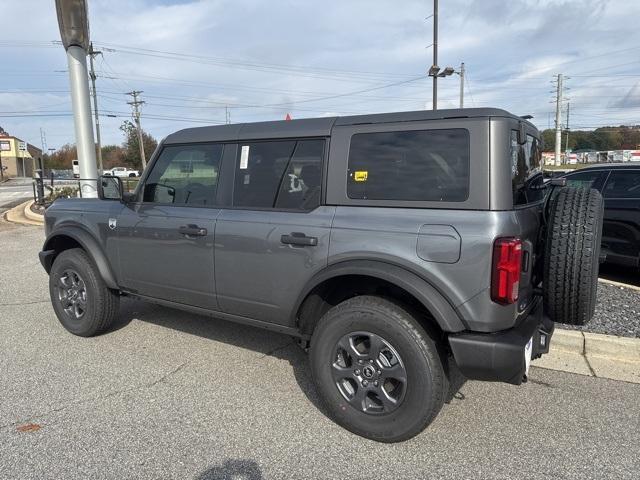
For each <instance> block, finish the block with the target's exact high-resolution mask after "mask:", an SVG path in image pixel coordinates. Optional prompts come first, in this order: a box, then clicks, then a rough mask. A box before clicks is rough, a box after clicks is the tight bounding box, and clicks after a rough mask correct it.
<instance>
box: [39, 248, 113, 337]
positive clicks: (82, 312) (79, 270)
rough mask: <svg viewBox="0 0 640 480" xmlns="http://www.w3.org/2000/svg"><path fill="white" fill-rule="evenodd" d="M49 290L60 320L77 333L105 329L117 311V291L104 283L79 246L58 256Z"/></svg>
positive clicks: (92, 333)
mask: <svg viewBox="0 0 640 480" xmlns="http://www.w3.org/2000/svg"><path fill="white" fill-rule="evenodd" d="M49 293H50V295H51V303H52V304H53V310H54V311H55V313H56V316H57V317H58V320H60V323H62V325H63V326H64V328H66V329H67V330H68V331H69V332H71V333H73V334H74V335H79V336H81V337H91V336H93V335H97V334H99V333H102V332H104V331H105V330H106V329H107V328H109V326H110V325H111V324H112V323H113V321H114V320H115V319H116V317H117V315H118V308H119V305H120V297H119V295H118V292H115V291H113V290H110V289H109V288H108V287H107V286H106V285H105V283H104V281H103V280H102V277H101V276H100V273H99V272H98V269H97V268H96V266H95V265H94V263H93V261H92V260H91V259H90V258H89V257H88V255H87V254H86V252H85V251H84V250H82V249H80V248H73V249H70V250H65V251H64V252H62V253H61V254H60V255H58V256H57V257H56V259H55V261H54V262H53V266H52V267H51V271H50V272H49Z"/></svg>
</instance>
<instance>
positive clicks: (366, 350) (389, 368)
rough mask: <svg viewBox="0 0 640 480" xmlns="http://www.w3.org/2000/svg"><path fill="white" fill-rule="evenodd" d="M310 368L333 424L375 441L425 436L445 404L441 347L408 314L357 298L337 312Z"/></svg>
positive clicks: (324, 321) (314, 342)
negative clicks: (423, 431) (420, 434)
mask: <svg viewBox="0 0 640 480" xmlns="http://www.w3.org/2000/svg"><path fill="white" fill-rule="evenodd" d="M310 361H311V369H312V373H313V377H314V380H315V383H316V387H317V389H318V392H319V394H320V396H321V398H322V400H323V401H324V403H325V405H326V407H327V409H328V411H329V413H330V415H331V416H332V417H333V419H334V420H335V421H336V422H337V423H338V424H340V425H341V426H343V427H344V428H346V429H347V430H350V431H351V432H353V433H356V434H358V435H361V436H363V437H366V438H370V439H372V440H376V441H380V442H399V441H403V440H407V439H409V438H411V437H413V436H415V435H417V434H418V433H420V432H421V431H422V430H424V428H426V427H427V426H428V425H429V423H431V421H432V420H433V419H434V418H435V416H436V415H437V414H438V412H439V411H440V409H441V408H442V405H443V402H444V396H445V390H446V378H445V374H444V369H443V366H442V361H441V359H440V355H439V353H438V349H437V347H436V344H435V342H434V340H433V339H432V338H431V337H430V336H429V335H428V334H427V332H426V331H425V330H424V329H423V328H422V326H421V325H420V324H419V323H418V321H417V320H416V318H415V317H414V315H412V313H410V311H409V310H408V309H406V308H404V307H403V306H401V305H399V304H396V303H393V302H392V301H389V300H386V299H384V298H380V297H374V296H361V297H355V298H352V299H349V300H346V301H344V302H343V303H341V304H339V305H337V306H336V307H334V308H332V309H331V310H329V311H328V312H327V313H326V314H325V315H324V316H323V317H322V318H321V319H320V322H319V323H318V326H317V327H316V330H315V332H314V334H313V338H312V339H311V350H310Z"/></svg>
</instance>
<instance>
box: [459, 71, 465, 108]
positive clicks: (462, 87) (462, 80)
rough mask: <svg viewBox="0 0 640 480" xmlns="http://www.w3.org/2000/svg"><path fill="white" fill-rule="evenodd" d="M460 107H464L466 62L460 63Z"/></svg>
mask: <svg viewBox="0 0 640 480" xmlns="http://www.w3.org/2000/svg"><path fill="white" fill-rule="evenodd" d="M459 74H460V108H464V62H462V63H461V64H460V72H459Z"/></svg>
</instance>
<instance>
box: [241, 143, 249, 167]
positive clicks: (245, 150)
mask: <svg viewBox="0 0 640 480" xmlns="http://www.w3.org/2000/svg"><path fill="white" fill-rule="evenodd" d="M248 167H249V145H243V146H242V150H241V151H240V170H246V169H247V168H248Z"/></svg>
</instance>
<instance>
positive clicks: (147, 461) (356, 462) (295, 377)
mask: <svg viewBox="0 0 640 480" xmlns="http://www.w3.org/2000/svg"><path fill="white" fill-rule="evenodd" d="M42 240H43V231H42V228H40V227H20V226H16V225H12V224H6V223H2V224H0V245H2V250H1V251H0V332H2V335H0V352H2V354H0V392H2V394H1V396H0V464H1V465H2V468H1V469H0V477H6V478H69V479H73V478H87V477H96V478H195V479H209V478H211V479H213V478H247V479H252V480H255V479H261V478H322V479H325V478H394V479H403V478H412V479H413V478H535V479H551V478H579V479H586V478H594V479H595V478H629V479H631V478H637V473H638V471H639V470H640V457H638V451H639V450H640V417H639V416H638V405H640V385H637V384H630V383H625V382H617V381H612V380H605V379H600V378H593V377H583V376H579V375H573V374H568V373H561V372H553V371H550V370H542V369H538V368H534V369H532V374H531V379H530V381H529V383H527V384H525V385H522V386H520V387H515V386H510V385H504V384H492V383H482V382H468V383H466V384H465V385H463V387H462V388H461V390H460V392H459V393H458V394H457V396H456V398H454V399H453V400H452V402H451V403H450V404H448V405H445V407H444V408H443V410H442V412H441V413H440V415H439V416H438V417H437V418H436V420H435V421H434V423H433V424H432V425H431V427H429V428H428V429H427V430H426V431H425V432H424V433H422V434H421V435H419V436H418V437H416V438H414V439H412V440H410V441H408V442H405V443H401V444H395V445H386V444H380V443H375V442H372V441H368V440H365V439H362V438H360V437H357V436H355V435H352V434H351V433H349V432H347V431H345V430H344V429H342V428H340V427H338V426H337V425H335V424H334V423H333V422H331V421H330V420H329V419H328V418H327V417H326V416H325V415H324V413H323V408H322V406H321V405H320V404H319V402H318V397H317V395H316V393H315V390H314V388H313V386H312V382H311V377H310V372H309V369H308V366H307V361H306V355H305V354H304V353H303V352H302V351H301V350H300V349H299V348H298V347H297V346H296V345H295V343H294V342H293V341H292V340H291V339H290V338H289V337H286V336H283V335H279V334H276V333H273V332H268V331H263V330H258V329H255V328H252V327H248V326H243V325H237V324H232V323H228V322H225V321H221V320H214V319H210V318H207V317H202V316H198V315H193V314H189V313H184V312H180V311H177V310H172V309H169V308H161V307H158V306H153V305H150V304H145V303H142V302H138V301H133V300H127V299H125V300H124V301H123V303H122V306H121V310H120V311H121V315H120V316H121V320H120V322H119V323H118V325H117V326H116V327H115V329H114V330H113V331H111V332H109V333H107V334H105V335H102V336H99V337H95V338H79V337H75V336H73V335H71V334H69V333H67V332H66V331H65V330H64V329H63V328H62V326H61V325H60V324H59V323H58V321H57V319H56V317H55V315H54V313H53V310H52V308H51V304H50V301H49V293H48V288H47V276H46V274H45V273H44V271H43V269H42V267H41V266H40V264H39V262H38V258H37V252H38V250H39V248H40V247H41V245H42ZM159 261H160V259H159Z"/></svg>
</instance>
